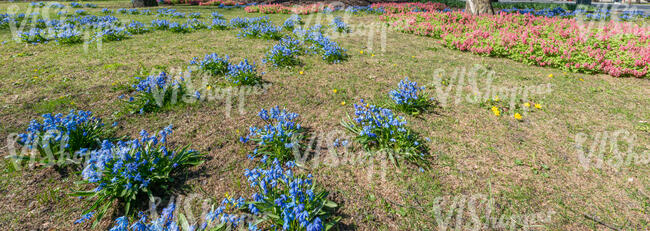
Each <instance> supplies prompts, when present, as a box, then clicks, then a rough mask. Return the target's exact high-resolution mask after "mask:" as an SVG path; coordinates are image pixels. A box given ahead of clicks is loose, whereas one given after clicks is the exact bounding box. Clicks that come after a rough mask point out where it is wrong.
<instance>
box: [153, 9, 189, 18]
mask: <svg viewBox="0 0 650 231" xmlns="http://www.w3.org/2000/svg"><path fill="white" fill-rule="evenodd" d="M156 12H158V16H164V17H173V18H184V17H185V13H181V12H178V11H176V10H175V9H167V8H160V9H158V10H157V11H156Z"/></svg>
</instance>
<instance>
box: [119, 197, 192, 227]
mask: <svg viewBox="0 0 650 231" xmlns="http://www.w3.org/2000/svg"><path fill="white" fill-rule="evenodd" d="M174 210H176V205H175V204H174V203H170V204H169V206H167V207H166V208H164V209H163V211H162V213H161V214H160V217H158V219H155V220H152V221H150V222H147V216H146V215H145V214H144V213H141V214H140V219H139V220H138V221H137V222H135V223H133V224H132V225H129V218H128V217H126V216H122V217H118V218H117V219H115V223H116V224H115V226H113V227H112V228H111V229H109V231H131V230H133V231H135V230H138V231H179V230H180V229H179V227H178V224H176V221H174Z"/></svg>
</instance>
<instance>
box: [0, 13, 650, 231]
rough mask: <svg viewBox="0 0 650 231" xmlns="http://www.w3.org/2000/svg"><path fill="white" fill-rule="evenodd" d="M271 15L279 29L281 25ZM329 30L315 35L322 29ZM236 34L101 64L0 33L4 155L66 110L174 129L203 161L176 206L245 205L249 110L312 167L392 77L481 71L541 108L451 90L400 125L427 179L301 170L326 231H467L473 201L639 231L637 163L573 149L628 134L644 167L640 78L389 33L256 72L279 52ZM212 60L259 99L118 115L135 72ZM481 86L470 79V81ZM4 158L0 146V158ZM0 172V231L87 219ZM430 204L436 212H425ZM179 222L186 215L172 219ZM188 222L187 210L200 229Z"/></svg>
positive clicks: (641, 176) (78, 204) (645, 206)
mask: <svg viewBox="0 0 650 231" xmlns="http://www.w3.org/2000/svg"><path fill="white" fill-rule="evenodd" d="M93 3H95V4H97V5H98V6H99V7H98V8H96V9H86V10H87V11H89V12H90V13H91V14H94V15H101V13H100V12H99V11H100V9H101V8H111V9H114V10H116V9H117V8H128V7H130V6H131V3H130V1H111V2H103V1H102V2H93ZM12 5H18V6H20V7H22V8H23V9H26V8H27V6H28V4H26V3H8V2H3V3H0V10H1V11H2V12H5V11H6V9H7V8H8V7H10V6H12ZM168 8H173V9H177V10H178V11H181V12H200V13H201V14H202V15H203V18H202V19H201V20H203V21H208V20H207V17H208V16H209V15H210V13H211V12H213V11H219V12H220V13H222V14H223V15H224V16H225V17H226V19H231V18H234V17H253V16H261V14H252V13H246V12H245V11H244V10H243V9H217V8H214V7H190V6H171V7H168ZM152 11H154V12H155V9H152ZM113 15H114V16H116V17H118V18H120V19H134V20H138V21H140V22H143V23H145V24H149V22H150V21H151V20H152V19H156V16H155V15H123V14H117V13H115V14H113ZM334 15H343V13H342V12H335V13H334ZM268 16H269V17H270V18H271V21H273V22H274V23H275V24H276V25H280V24H281V23H282V22H284V20H285V19H286V18H288V17H289V15H282V14H274V15H268ZM309 17H310V16H303V19H307V18H309ZM328 17H329V16H326V17H323V18H321V19H319V20H322V23H323V25H326V24H329V18H328ZM378 18H379V16H376V15H363V16H352V17H350V18H349V21H347V23H348V24H349V25H352V26H353V27H354V26H355V25H373V23H378V22H379V19H378ZM173 20H175V21H179V22H180V21H185V20H186V19H178V20H176V19H173ZM314 20H316V19H314ZM312 25H313V21H312ZM359 30H361V29H359ZM366 31H367V30H366ZM237 33H238V30H223V31H220V30H207V29H205V30H200V31H197V32H192V33H186V34H182V33H173V32H170V31H154V32H151V33H146V34H142V35H134V36H133V37H132V38H129V39H126V40H123V41H114V42H104V43H103V44H102V47H101V49H98V48H97V47H96V46H95V45H93V44H91V45H89V46H87V47H86V48H85V47H84V45H83V44H77V45H58V44H55V43H49V44H39V45H31V44H25V43H16V42H14V41H12V35H11V32H10V30H8V29H5V30H1V31H0V41H6V42H5V43H3V44H2V45H0V51H1V53H2V56H1V57H0V62H1V63H2V67H3V68H2V69H0V100H1V101H2V106H1V109H0V121H2V122H1V123H0V137H2V140H0V142H2V143H7V140H6V138H5V137H8V136H9V134H11V133H21V132H24V131H25V129H26V127H27V125H28V124H29V122H30V121H31V120H32V119H36V118H38V117H40V116H41V114H43V113H58V112H61V113H66V112H67V111H69V110H70V109H83V110H91V111H93V113H94V114H95V115H98V116H101V117H102V118H104V120H106V121H110V122H112V121H118V122H119V125H118V127H117V133H118V135H120V136H121V135H128V136H133V137H135V136H137V134H138V133H139V132H140V130H142V129H146V130H148V131H155V130H160V129H162V128H163V127H165V126H167V125H169V124H173V125H174V135H173V136H172V137H171V140H170V141H168V142H171V143H172V144H178V145H181V144H192V147H193V148H194V149H197V150H199V151H201V152H204V153H206V155H207V156H208V158H207V160H206V162H205V163H203V164H202V165H199V166H196V167H193V168H191V169H190V171H189V172H187V173H186V174H183V176H181V180H180V182H183V184H182V187H177V188H176V189H175V194H174V195H173V196H174V197H175V198H179V197H180V198H202V199H205V198H209V199H212V200H214V201H220V200H221V199H222V198H223V195H224V194H228V195H237V196H239V195H242V196H247V195H250V191H249V188H248V183H247V182H246V178H245V177H244V176H243V171H244V169H249V168H252V167H253V165H254V164H253V163H252V162H251V161H248V160H247V159H248V158H247V154H248V153H249V152H251V151H252V150H253V147H252V146H250V145H246V144H242V143H240V142H239V137H240V136H243V135H245V134H246V133H247V131H248V127H249V126H251V125H260V120H259V118H258V117H257V112H258V111H259V110H260V109H261V108H267V109H268V108H270V107H273V106H275V105H278V106H280V107H281V108H282V107H285V108H287V110H289V111H291V112H296V113H298V114H300V121H301V124H302V125H303V126H305V127H307V128H308V130H309V132H310V134H312V137H319V136H320V137H321V141H322V142H321V143H317V144H316V145H314V146H316V147H315V152H322V153H328V146H327V143H325V142H331V140H330V141H328V140H327V139H326V138H327V137H326V135H328V134H337V133H338V134H346V132H345V130H344V128H343V127H342V126H341V125H340V122H341V120H342V119H344V118H346V113H348V114H352V113H353V112H354V108H353V104H354V103H358V102H359V100H360V99H366V100H367V101H369V102H375V103H380V104H381V103H383V102H385V101H387V100H388V96H387V95H388V92H389V91H390V90H391V89H394V88H396V86H397V84H398V83H399V81H400V80H401V79H403V78H404V77H409V79H410V80H412V81H417V82H418V83H420V84H421V85H425V86H427V92H429V93H430V95H431V96H433V97H436V98H439V97H438V95H436V91H435V87H436V85H435V76H436V75H435V73H438V72H436V70H444V74H443V75H442V79H443V80H445V81H447V82H451V83H452V84H454V83H457V82H455V81H456V80H455V79H454V72H455V71H457V70H462V69H463V68H464V69H467V70H469V69H471V68H472V67H474V65H480V66H481V67H482V68H484V69H487V70H491V71H493V72H494V78H493V82H492V86H495V87H508V88H517V87H518V88H522V87H527V86H548V85H546V84H550V88H549V89H550V92H548V93H545V94H540V95H535V96H534V97H533V99H534V100H535V102H536V103H539V104H540V105H541V109H539V110H534V111H533V112H530V113H527V114H526V115H524V118H523V119H522V120H521V121H519V120H517V119H514V118H513V117H512V116H511V115H510V114H507V113H505V112H504V113H502V115H501V116H495V115H494V114H493V112H492V111H490V107H489V106H485V105H482V104H480V103H470V102H466V101H463V102H460V103H457V104H456V103H454V102H453V99H456V98H457V97H456V96H454V95H453V94H455V92H457V91H456V89H455V88H454V89H452V91H451V92H452V93H451V95H450V96H449V98H450V99H451V100H450V101H449V103H447V104H444V105H443V106H439V107H436V108H435V109H434V110H433V112H429V113H422V114H419V115H417V116H411V115H403V116H405V118H406V119H407V120H408V124H409V126H410V127H411V128H413V129H414V130H416V131H418V132H419V133H420V135H421V136H422V137H426V138H428V139H429V140H430V141H429V142H426V143H425V145H427V146H428V147H429V149H430V151H431V154H432V156H433V158H432V160H431V166H430V169H427V170H424V171H421V170H420V169H419V168H418V167H415V166H413V165H409V164H401V165H399V166H395V165H392V164H387V165H385V166H384V167H382V166H379V165H367V164H359V162H355V161H348V162H346V161H337V159H336V158H333V159H330V160H329V161H325V162H321V163H320V164H319V165H316V164H310V163H307V164H306V165H305V166H304V167H303V168H301V170H300V171H301V172H304V173H311V174H312V175H313V176H314V180H315V181H316V182H317V183H318V184H319V185H322V186H323V188H325V189H327V190H329V192H330V195H329V199H330V200H332V201H334V202H336V203H337V204H338V205H339V208H338V211H337V213H336V215H337V216H340V217H341V218H342V219H341V222H340V223H339V225H338V226H336V228H339V229H359V230H432V229H437V228H440V227H441V225H442V223H446V222H445V219H446V218H447V216H448V215H449V216H451V219H449V220H448V222H447V223H454V224H456V225H458V224H465V225H467V226H464V227H471V225H470V223H471V224H474V223H472V221H473V220H472V216H471V214H472V212H471V211H470V210H469V208H468V207H470V206H465V208H466V210H465V211H460V212H458V211H457V213H459V214H465V215H463V216H458V215H452V214H454V213H452V212H449V211H451V209H450V208H449V207H450V204H451V203H452V202H454V201H456V202H458V203H461V204H462V203H468V200H470V198H471V197H472V196H477V195H482V196H483V198H489V199H490V200H489V201H492V202H493V205H492V206H491V209H489V208H490V205H488V203H484V202H485V201H482V202H480V203H479V204H480V205H478V206H477V207H478V210H479V211H478V214H480V216H479V217H484V216H485V215H486V211H488V210H490V211H491V214H492V215H491V216H492V217H506V218H512V217H516V216H520V215H521V216H524V215H535V216H538V217H540V218H541V217H542V216H546V215H549V216H550V219H548V220H542V221H540V219H537V220H536V221H534V222H533V223H534V224H535V225H536V226H534V229H538V230H594V229H605V228H606V227H605V226H604V225H603V224H600V223H604V224H607V225H610V226H614V227H618V228H621V229H625V230H647V229H650V197H649V195H650V178H649V177H648V176H649V174H650V166H649V165H648V162H647V161H646V162H645V163H643V162H637V163H632V164H625V165H623V166H620V168H615V167H612V166H610V165H606V164H605V165H603V166H602V167H596V166H593V165H592V166H590V167H588V168H583V165H581V162H580V158H579V154H578V152H577V149H576V143H577V142H576V136H577V135H579V134H586V135H587V136H588V137H589V138H588V139H587V141H586V142H585V143H584V145H583V146H585V147H589V146H591V144H592V141H593V140H594V139H595V138H594V137H596V136H597V135H598V134H602V133H603V132H608V133H609V134H611V133H613V132H615V131H618V130H625V131H627V132H629V134H630V136H634V137H635V140H634V142H633V143H634V147H633V152H634V153H637V154H639V155H641V156H643V155H644V154H645V158H646V159H649V158H650V157H649V153H650V150H649V149H650V125H648V122H643V121H649V120H650V110H649V109H650V97H649V96H650V82H649V81H648V79H641V78H614V77H611V76H608V75H587V74H575V73H565V72H562V71H560V70H557V69H552V68H544V67H536V66H528V65H526V64H522V63H518V62H515V61H511V60H507V59H500V58H490V57H482V56H477V55H473V54H470V53H464V52H461V51H457V50H450V49H447V48H445V47H443V46H442V45H440V44H439V43H438V41H436V40H434V39H432V38H427V37H419V36H416V35H412V34H405V33H400V32H397V31H393V30H392V29H391V28H388V30H387V32H386V37H385V48H384V49H382V45H381V43H382V36H381V33H380V30H379V31H374V33H372V34H373V36H372V37H371V38H370V39H369V36H367V34H366V35H359V34H354V33H353V35H352V36H346V37H338V38H333V39H334V40H335V41H336V42H338V43H339V45H340V46H341V47H343V48H345V49H346V50H347V53H348V54H349V55H350V57H349V59H348V60H347V61H344V62H341V63H338V64H328V63H326V62H324V61H323V60H321V58H320V56H317V55H303V56H301V57H300V59H301V61H302V64H301V65H300V66H296V67H292V68H275V67H272V66H271V65H269V64H263V63H262V62H261V59H262V58H264V55H265V53H266V52H267V51H268V49H269V48H270V47H271V46H273V44H275V43H276V42H274V41H268V40H263V39H249V38H238V37H237ZM369 45H370V46H369ZM212 52H215V53H217V54H219V55H229V56H230V59H231V61H236V62H239V61H241V60H243V59H248V60H249V61H255V63H256V64H257V66H258V69H259V71H260V72H264V74H263V79H264V80H265V83H266V86H267V87H266V88H264V91H262V92H259V94H251V95H246V96H245V97H243V98H238V97H234V98H231V99H229V100H226V99H217V100H212V101H204V102H199V103H196V104H184V105H179V106H174V107H172V108H169V109H166V110H163V111H160V112H155V113H146V114H142V115H140V114H128V113H119V112H121V111H122V110H123V108H124V105H125V102H124V100H121V99H119V98H118V97H119V96H120V95H123V94H129V89H130V88H131V85H132V84H134V76H135V75H136V74H137V73H139V72H141V71H143V70H144V71H148V70H151V69H153V68H164V69H172V68H184V67H186V66H187V65H188V62H189V60H191V59H192V58H193V57H203V56H204V55H206V54H209V53H212ZM485 80H486V77H484V76H480V77H479V82H481V83H484V81H485ZM481 86H483V85H481ZM211 87H215V88H216V87H219V86H218V85H214V86H211ZM479 88H483V87H479ZM335 89H336V90H335ZM463 90H464V91H467V89H463ZM107 123H108V122H107ZM620 140H622V139H619V141H620ZM608 142H609V141H608ZM612 146H614V145H610V144H609V143H607V145H606V149H607V150H605V159H611V158H613V157H611V155H612V153H613V151H612V149H611V148H612ZM623 147H628V145H625V144H621V146H620V147H619V149H623ZM355 148H356V149H358V147H356V146H355V145H352V146H351V149H352V150H351V151H350V152H351V153H356V149H355ZM8 152H9V149H8V148H7V147H4V145H3V148H2V149H0V153H8ZM4 155H6V154H3V156H4ZM355 158H356V157H355ZM355 158H351V159H355ZM366 163H367V162H366ZM380 168H383V169H380ZM0 169H2V171H0V201H1V203H0V211H3V212H2V213H0V227H4V228H5V229H7V230H87V229H89V228H90V224H89V223H88V224H80V225H75V224H73V222H74V221H75V220H76V219H78V218H79V217H80V216H81V215H82V213H83V211H84V209H85V208H86V207H87V206H88V205H89V202H88V201H86V200H80V199H79V198H76V197H72V196H69V195H68V194H69V193H70V192H71V191H74V190H79V189H82V188H81V186H79V185H76V184H75V183H74V182H75V181H79V180H81V177H80V176H79V174H69V175H62V174H60V173H59V172H58V171H55V170H54V169H52V168H45V167H41V168H35V169H23V170H20V171H19V170H16V169H14V168H13V167H12V166H11V164H9V162H4V163H2V164H0ZM86 189H87V188H86ZM167 196H170V195H167ZM441 198H442V200H441ZM186 201H190V200H189V199H187V200H186ZM440 201H443V202H444V203H442V205H441V206H438V205H439V202H440ZM144 204H145V205H144V206H146V203H144ZM466 205H467V204H466ZM186 208H189V206H188V207H185V206H183V208H182V209H186ZM118 210H119V206H117V205H116V206H113V210H111V213H109V214H108V215H107V219H104V221H103V222H102V223H101V224H100V226H98V228H97V229H106V228H108V227H111V226H112V224H113V220H114V219H115V218H117V217H119V216H121V214H119V212H118ZM184 211H185V210H184ZM186 212H187V211H186ZM200 212H201V211H200V209H197V210H196V211H193V213H194V214H195V216H197V217H198V215H196V214H199V213H200ZM459 217H462V219H459ZM479 220H480V219H479ZM457 222H458V223H457ZM485 223H486V221H482V222H481V224H485ZM517 225H519V226H517V227H519V228H521V227H522V226H523V225H528V224H524V222H523V221H522V220H521V219H520V220H519V223H518V224H517ZM486 227H487V229H497V228H495V227H494V226H486ZM519 228H518V229H519Z"/></svg>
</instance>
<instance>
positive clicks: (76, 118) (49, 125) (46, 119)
mask: <svg viewBox="0 0 650 231" xmlns="http://www.w3.org/2000/svg"><path fill="white" fill-rule="evenodd" d="M42 117H43V122H39V121H37V120H32V121H31V122H30V123H29V126H28V127H27V133H22V134H19V135H18V137H19V138H20V140H19V143H20V144H22V145H24V146H26V147H27V148H28V149H36V150H37V151H38V152H39V153H40V154H41V157H46V156H48V155H52V154H54V155H57V154H59V155H63V154H67V155H69V156H68V158H71V157H73V156H70V155H72V154H74V153H77V151H80V150H82V149H93V148H96V147H98V146H99V143H98V142H97V140H98V139H105V138H107V137H106V136H107V135H108V134H107V133H106V130H105V127H104V124H103V123H102V121H101V119H99V118H97V117H94V116H93V115H92V112H90V111H81V110H80V111H75V110H71V111H70V112H69V113H68V114H67V115H65V116H64V115H62V114H60V113H59V114H56V115H52V114H43V116H42ZM75 158H76V156H75ZM70 160H72V159H59V160H45V159H44V160H43V161H56V162H61V163H65V162H70ZM73 161H74V160H73ZM50 163H52V162H50Z"/></svg>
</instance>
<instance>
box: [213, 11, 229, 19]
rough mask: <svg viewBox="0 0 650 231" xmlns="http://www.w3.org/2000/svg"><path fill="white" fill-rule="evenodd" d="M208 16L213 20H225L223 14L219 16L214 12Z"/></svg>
mask: <svg viewBox="0 0 650 231" xmlns="http://www.w3.org/2000/svg"><path fill="white" fill-rule="evenodd" d="M210 16H212V18H214V19H224V18H225V17H224V16H223V14H220V13H219V12H217V11H214V12H212V13H210Z"/></svg>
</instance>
